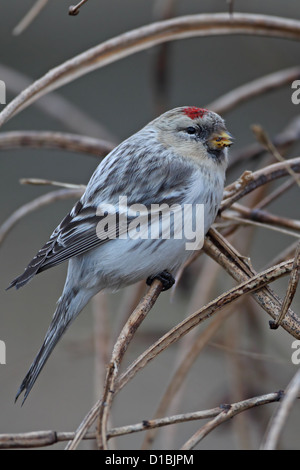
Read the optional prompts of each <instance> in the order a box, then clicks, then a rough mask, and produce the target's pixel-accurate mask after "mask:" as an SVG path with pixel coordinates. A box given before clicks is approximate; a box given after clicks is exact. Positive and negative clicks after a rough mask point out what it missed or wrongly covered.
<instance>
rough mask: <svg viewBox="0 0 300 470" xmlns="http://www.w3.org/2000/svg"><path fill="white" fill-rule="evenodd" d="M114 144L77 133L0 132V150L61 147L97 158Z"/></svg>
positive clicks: (106, 152) (103, 154)
mask: <svg viewBox="0 0 300 470" xmlns="http://www.w3.org/2000/svg"><path fill="white" fill-rule="evenodd" d="M114 146H115V145H114V144H113V143H111V142H108V141H105V140H100V139H95V138H94V137H87V136H83V135H78V134H67V133H63V132H51V131H10V132H2V133H0V151H1V150H7V149H19V148H25V147H29V148H48V149H62V150H66V151H68V152H77V153H85V154H87V155H92V156H95V157H98V158H103V157H105V156H106V155H107V154H108V153H109V152H110V151H111V150H112V149H113V148H114Z"/></svg>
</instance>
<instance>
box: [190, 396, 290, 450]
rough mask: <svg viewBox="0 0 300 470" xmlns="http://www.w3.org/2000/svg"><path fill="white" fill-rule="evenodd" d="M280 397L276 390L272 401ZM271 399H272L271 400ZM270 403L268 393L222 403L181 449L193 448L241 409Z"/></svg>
mask: <svg viewBox="0 0 300 470" xmlns="http://www.w3.org/2000/svg"><path fill="white" fill-rule="evenodd" d="M281 397H282V392H277V394H276V397H274V401H279V400H280V399H281ZM272 401H273V400H272ZM266 403H270V401H269V396H268V395H262V396H261V397H259V399H258V400H253V399H250V401H249V400H244V401H241V402H238V403H236V404H233V405H226V404H225V405H223V406H222V407H223V411H222V412H221V413H219V414H218V415H217V416H216V417H215V418H213V419H212V420H211V421H209V422H208V423H206V424H205V425H204V426H202V427H201V428H200V429H199V430H198V431H197V432H196V433H195V434H194V435H193V436H192V437H191V438H190V439H189V440H188V441H187V442H186V443H185V444H184V445H183V446H182V447H181V450H190V449H193V448H194V447H195V446H196V445H197V444H198V443H199V442H200V441H201V440H202V439H203V438H204V437H205V436H207V434H209V433H210V432H211V431H213V430H214V429H215V428H216V427H217V426H219V425H220V424H222V423H224V422H225V421H228V420H229V419H231V418H233V416H235V415H237V414H238V413H241V412H242V411H245V410H249V409H251V408H254V407H255V406H260V405H265V404H266Z"/></svg>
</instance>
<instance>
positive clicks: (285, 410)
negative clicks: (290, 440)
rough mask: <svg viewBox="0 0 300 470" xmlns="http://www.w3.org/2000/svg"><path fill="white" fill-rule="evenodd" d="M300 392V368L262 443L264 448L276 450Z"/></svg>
mask: <svg viewBox="0 0 300 470" xmlns="http://www.w3.org/2000/svg"><path fill="white" fill-rule="evenodd" d="M299 393H300V369H298V370H297V372H296V374H295V375H294V377H293V378H292V380H291V382H290V383H289V385H288V387H287V389H286V391H285V394H284V397H283V399H282V402H281V404H280V406H279V408H278V410H277V411H276V413H275V415H274V417H273V419H272V420H271V423H270V425H269V429H268V432H267V435H266V437H265V439H264V442H263V443H262V446H261V449H262V450H274V449H276V447H277V445H278V440H279V437H280V434H281V433H282V429H283V427H284V424H285V422H286V420H287V418H288V416H289V413H290V412H291V409H292V406H293V404H294V401H295V400H296V398H297V397H298V396H299Z"/></svg>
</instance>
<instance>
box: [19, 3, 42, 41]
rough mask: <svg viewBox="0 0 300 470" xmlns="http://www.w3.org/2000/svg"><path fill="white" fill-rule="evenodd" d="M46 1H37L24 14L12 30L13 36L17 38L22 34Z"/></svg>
mask: <svg viewBox="0 0 300 470" xmlns="http://www.w3.org/2000/svg"><path fill="white" fill-rule="evenodd" d="M47 3H48V0H37V1H36V2H35V4H34V5H33V6H32V7H31V8H30V10H29V11H28V12H27V13H26V15H25V16H24V18H22V20H21V21H20V22H19V23H18V24H17V26H15V27H14V29H13V34H14V35H15V36H18V35H19V34H21V33H23V32H24V31H25V29H26V28H28V26H29V25H30V24H31V23H32V21H33V20H35V18H36V17H37V16H38V15H39V13H40V12H41V11H42V10H43V9H44V8H45V6H46V5H47Z"/></svg>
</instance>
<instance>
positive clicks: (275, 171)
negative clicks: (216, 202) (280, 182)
mask: <svg viewBox="0 0 300 470" xmlns="http://www.w3.org/2000/svg"><path fill="white" fill-rule="evenodd" d="M291 170H292V171H293V172H295V173H300V157H297V158H291V159H290V160H286V161H284V162H280V163H274V164H273V165H269V166H267V167H264V168H262V169H261V170H258V171H255V172H253V173H252V172H251V171H245V172H244V173H243V175H242V176H241V178H239V179H238V180H237V181H235V182H234V183H232V184H231V185H229V186H227V187H226V188H225V190H224V198H223V201H222V203H221V207H220V212H222V211H224V210H225V209H228V207H230V206H232V204H233V203H234V202H236V201H238V200H239V199H241V198H242V197H244V196H246V194H249V193H250V192H251V191H254V190H255V189H256V188H258V187H259V186H262V185H264V184H266V183H270V182H271V181H274V180H276V179H278V178H282V177H283V176H288V175H290V171H291Z"/></svg>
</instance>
